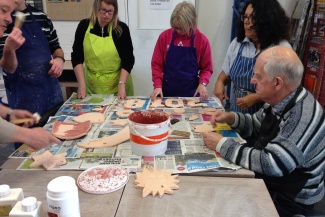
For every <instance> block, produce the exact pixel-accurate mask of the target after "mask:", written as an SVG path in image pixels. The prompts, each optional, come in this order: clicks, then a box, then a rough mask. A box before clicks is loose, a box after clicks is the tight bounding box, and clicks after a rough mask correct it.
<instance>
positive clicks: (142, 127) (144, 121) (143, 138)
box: [128, 110, 170, 156]
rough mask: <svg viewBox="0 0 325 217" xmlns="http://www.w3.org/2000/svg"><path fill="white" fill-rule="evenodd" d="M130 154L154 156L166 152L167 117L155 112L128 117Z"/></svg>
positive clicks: (143, 112)
mask: <svg viewBox="0 0 325 217" xmlns="http://www.w3.org/2000/svg"><path fill="white" fill-rule="evenodd" d="M128 121H129V128H130V140H131V149H132V152H133V153H134V154H136V155H140V156H156V155H160V154H164V153H165V152H166V150H167V139H168V136H169V133H168V127H169V123H170V120H169V116H168V115H167V114H166V113H164V112H159V111H155V110H146V111H137V112H133V113H132V114H130V115H129V117H128Z"/></svg>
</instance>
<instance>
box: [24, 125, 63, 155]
mask: <svg viewBox="0 0 325 217" xmlns="http://www.w3.org/2000/svg"><path fill="white" fill-rule="evenodd" d="M26 130H29V132H28V134H27V135H29V136H27V137H26V141H24V143H26V144H27V145H28V146H30V147H32V148H33V149H35V150H39V149H42V148H45V147H47V146H49V145H50V144H51V143H56V144H60V143H61V141H60V140H59V139H58V138H56V137H54V136H53V135H52V134H51V133H49V132H48V131H46V130H45V129H43V128H41V127H37V128H32V129H26Z"/></svg>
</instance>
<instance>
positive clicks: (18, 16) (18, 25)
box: [14, 11, 25, 29]
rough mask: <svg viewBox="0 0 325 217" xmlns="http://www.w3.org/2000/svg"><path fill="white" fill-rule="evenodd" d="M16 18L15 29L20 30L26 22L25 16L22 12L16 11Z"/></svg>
mask: <svg viewBox="0 0 325 217" xmlns="http://www.w3.org/2000/svg"><path fill="white" fill-rule="evenodd" d="M15 17H16V21H15V26H14V27H16V28H19V29H20V28H21V27H22V25H23V23H24V21H25V14H24V13H22V12H20V11H16V14H15Z"/></svg>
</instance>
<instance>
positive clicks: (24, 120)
mask: <svg viewBox="0 0 325 217" xmlns="http://www.w3.org/2000/svg"><path fill="white" fill-rule="evenodd" d="M33 116H34V118H18V119H15V120H11V121H10V122H11V123H13V124H16V125H20V124H24V123H27V122H29V121H32V120H34V119H36V121H39V120H40V119H41V116H40V115H39V114H38V113H37V112H36V113H34V114H33Z"/></svg>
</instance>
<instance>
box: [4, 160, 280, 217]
mask: <svg viewBox="0 0 325 217" xmlns="http://www.w3.org/2000/svg"><path fill="white" fill-rule="evenodd" d="M9 164H10V162H7V163H6V165H5V167H8V165H9ZM81 172H82V171H18V170H15V169H5V168H3V169H2V170H1V171H0V184H8V185H9V186H10V187H11V188H22V189H23V191H24V196H25V197H30V196H33V197H36V198H37V199H38V200H39V201H41V202H42V209H43V213H42V215H41V216H46V210H47V200H46V191H47V184H48V183H49V182H50V181H51V180H52V179H54V178H56V177H58V176H71V177H73V178H74V179H75V180H77V178H78V176H79V174H80V173H81ZM134 179H135V176H131V177H130V180H129V182H128V184H127V185H126V186H125V187H124V188H122V189H120V190H118V191H115V192H113V193H110V194H103V195H95V194H88V193H85V192H83V191H82V190H80V189H79V203H80V210H81V216H94V217H95V216H96V217H97V216H98V217H104V216H117V217H122V216H132V217H137V216H138V217H140V216H141V217H147V216H148V217H149V216H157V217H158V216H159V217H161V216H166V217H167V216H177V217H181V216H249V217H252V216H257V217H260V216H269V217H272V216H278V214H277V212H276V209H275V207H274V205H273V203H272V200H271V198H270V196H269V194H268V191H267V189H266V187H265V184H264V182H263V181H262V180H260V179H246V178H241V179H238V178H220V177H199V176H194V177H190V176H180V177H179V178H178V179H179V180H180V183H179V190H175V191H174V194H173V195H164V196H163V197H162V198H159V197H158V196H156V197H154V198H153V197H152V196H151V195H149V196H148V197H146V198H142V197H141V195H142V190H141V189H136V188H135V187H134V183H133V182H134Z"/></svg>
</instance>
